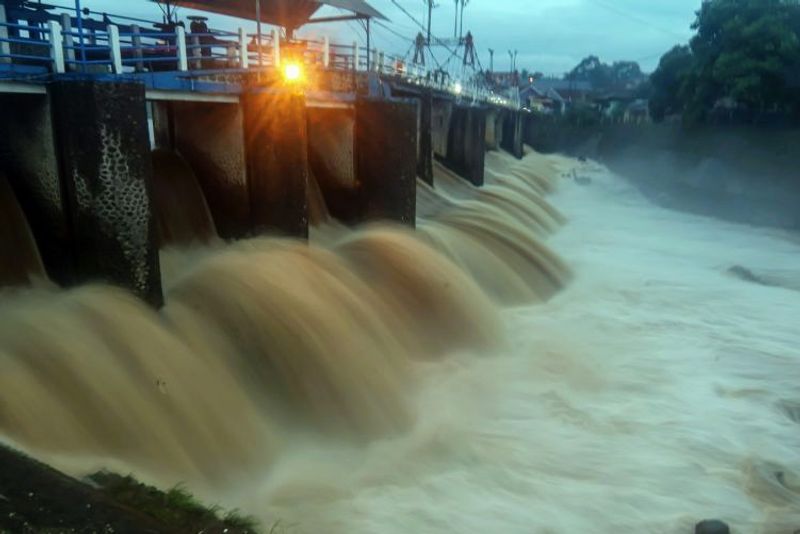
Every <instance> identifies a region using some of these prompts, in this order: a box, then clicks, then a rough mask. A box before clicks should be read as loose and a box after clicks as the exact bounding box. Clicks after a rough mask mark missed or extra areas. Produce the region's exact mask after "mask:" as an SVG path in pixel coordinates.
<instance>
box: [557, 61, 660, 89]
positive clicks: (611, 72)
mask: <svg viewBox="0 0 800 534" xmlns="http://www.w3.org/2000/svg"><path fill="white" fill-rule="evenodd" d="M564 78H565V79H566V80H570V81H575V82H589V83H590V84H591V85H592V88H593V89H594V90H595V91H598V92H613V91H624V90H627V89H632V88H634V87H636V86H638V85H639V84H640V83H642V82H643V81H644V79H645V75H644V74H643V73H642V70H641V68H639V64H638V63H636V62H635V61H616V62H614V63H613V64H611V65H609V64H607V63H603V62H602V61H600V58H598V57H597V56H589V57H587V58H584V59H583V60H582V61H581V62H580V63H579V64H578V65H577V66H576V67H575V68H574V69H572V71H570V72H569V73H567V74H566V75H565V76H564Z"/></svg>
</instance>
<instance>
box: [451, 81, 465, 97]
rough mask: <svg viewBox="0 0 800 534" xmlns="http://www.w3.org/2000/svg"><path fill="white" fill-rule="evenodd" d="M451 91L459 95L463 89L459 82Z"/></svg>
mask: <svg viewBox="0 0 800 534" xmlns="http://www.w3.org/2000/svg"><path fill="white" fill-rule="evenodd" d="M453 90H454V91H455V92H456V94H457V95H460V94H461V91H463V90H464V88H463V87H461V82H456V85H455V87H453Z"/></svg>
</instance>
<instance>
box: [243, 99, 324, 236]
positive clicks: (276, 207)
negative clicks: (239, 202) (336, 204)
mask: <svg viewBox="0 0 800 534" xmlns="http://www.w3.org/2000/svg"><path fill="white" fill-rule="evenodd" d="M242 109H243V110H244V117H245V120H244V139H245V156H246V161H247V184H248V194H249V197H250V226H251V228H250V230H251V233H255V234H258V233H261V232H266V231H270V232H276V233H279V234H282V235H287V236H291V237H300V238H307V237H308V180H309V164H308V151H307V145H308V134H307V125H306V102H305V98H304V97H303V96H302V95H299V94H285V93H284V94H270V93H267V92H259V91H250V92H247V93H245V94H244V95H242Z"/></svg>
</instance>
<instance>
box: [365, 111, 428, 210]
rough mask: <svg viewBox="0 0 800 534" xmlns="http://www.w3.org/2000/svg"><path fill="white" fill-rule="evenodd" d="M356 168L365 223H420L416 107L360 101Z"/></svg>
mask: <svg viewBox="0 0 800 534" xmlns="http://www.w3.org/2000/svg"><path fill="white" fill-rule="evenodd" d="M355 140H356V154H357V159H356V169H357V177H358V182H359V185H360V195H359V196H360V201H359V204H360V211H361V214H360V218H361V220H381V219H385V220H390V221H395V222H399V223H402V224H405V225H408V226H414V224H415V222H416V191H417V148H418V146H417V104H416V102H413V101H407V100H406V101H404V100H384V99H378V98H366V97H365V98H359V99H358V100H357V101H356V136H355Z"/></svg>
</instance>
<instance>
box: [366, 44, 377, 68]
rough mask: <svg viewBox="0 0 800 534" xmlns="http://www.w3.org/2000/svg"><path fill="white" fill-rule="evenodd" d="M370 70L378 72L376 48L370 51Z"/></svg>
mask: <svg viewBox="0 0 800 534" xmlns="http://www.w3.org/2000/svg"><path fill="white" fill-rule="evenodd" d="M367 53H369V51H367ZM372 69H373V70H376V71H377V70H378V49H377V48H373V49H372ZM368 70H369V69H368Z"/></svg>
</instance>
